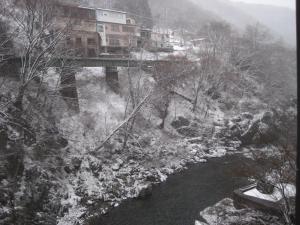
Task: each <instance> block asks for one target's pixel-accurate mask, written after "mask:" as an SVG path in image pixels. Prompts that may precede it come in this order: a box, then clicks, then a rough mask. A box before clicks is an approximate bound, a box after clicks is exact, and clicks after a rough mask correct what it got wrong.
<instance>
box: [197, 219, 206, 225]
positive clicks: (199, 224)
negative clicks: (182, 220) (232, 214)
mask: <svg viewBox="0 0 300 225" xmlns="http://www.w3.org/2000/svg"><path fill="white" fill-rule="evenodd" d="M195 225H207V223H204V222H200V221H198V220H196V221H195Z"/></svg>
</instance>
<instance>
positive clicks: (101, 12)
mask: <svg viewBox="0 0 300 225" xmlns="http://www.w3.org/2000/svg"><path fill="white" fill-rule="evenodd" d="M96 19H97V21H101V22H107V23H118V24H126V12H121V11H116V10H111V9H101V8H98V9H97V10H96Z"/></svg>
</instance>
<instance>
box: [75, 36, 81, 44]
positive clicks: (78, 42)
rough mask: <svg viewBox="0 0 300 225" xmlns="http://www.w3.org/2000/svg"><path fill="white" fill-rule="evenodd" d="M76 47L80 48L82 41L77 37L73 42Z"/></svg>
mask: <svg viewBox="0 0 300 225" xmlns="http://www.w3.org/2000/svg"><path fill="white" fill-rule="evenodd" d="M75 43H76V46H81V45H82V40H81V37H77V38H76V40H75Z"/></svg>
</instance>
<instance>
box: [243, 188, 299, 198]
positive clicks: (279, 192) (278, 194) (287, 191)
mask: <svg viewBox="0 0 300 225" xmlns="http://www.w3.org/2000/svg"><path fill="white" fill-rule="evenodd" d="M283 192H284V196H286V197H294V196H295V195H296V187H295V186H294V185H292V184H282V185H277V186H276V187H275V188H274V192H273V193H272V194H263V193H261V192H259V191H258V190H257V189H256V188H253V189H251V190H249V191H246V192H244V194H245V195H248V196H252V197H256V198H259V199H264V200H267V201H271V202H277V201H279V200H281V199H282V198H283Z"/></svg>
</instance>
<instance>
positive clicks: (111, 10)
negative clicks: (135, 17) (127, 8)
mask: <svg viewBox="0 0 300 225" xmlns="http://www.w3.org/2000/svg"><path fill="white" fill-rule="evenodd" d="M96 9H98V10H104V11H109V12H117V13H122V14H127V12H123V11H118V10H114V9H104V8H96Z"/></svg>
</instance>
